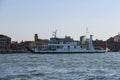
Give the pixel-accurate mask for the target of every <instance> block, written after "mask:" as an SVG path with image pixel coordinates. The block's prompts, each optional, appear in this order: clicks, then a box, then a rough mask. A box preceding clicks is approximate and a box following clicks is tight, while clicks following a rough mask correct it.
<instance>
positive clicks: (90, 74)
mask: <svg viewBox="0 0 120 80" xmlns="http://www.w3.org/2000/svg"><path fill="white" fill-rule="evenodd" d="M0 80H120V53H112V52H111V53H93V54H31V53H25V54H24V53H22V54H20V53H19V54H0Z"/></svg>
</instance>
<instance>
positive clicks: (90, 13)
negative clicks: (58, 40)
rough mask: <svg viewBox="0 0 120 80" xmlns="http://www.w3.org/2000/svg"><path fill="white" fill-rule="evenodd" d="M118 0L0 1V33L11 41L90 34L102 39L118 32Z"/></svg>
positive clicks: (119, 30)
mask: <svg viewBox="0 0 120 80" xmlns="http://www.w3.org/2000/svg"><path fill="white" fill-rule="evenodd" d="M119 4H120V0H0V28H1V29H0V34H4V35H7V36H10V37H11V38H12V41H21V40H34V34H36V33H37V34H38V35H39V38H42V39H49V38H50V37H51V36H52V32H53V31H54V30H56V29H57V36H58V37H64V36H66V35H68V36H71V37H72V38H74V39H75V40H78V39H79V37H80V36H81V35H85V34H86V28H88V32H89V34H92V35H94V37H93V38H94V39H102V40H106V39H108V38H109V37H113V36H115V35H117V34H118V32H120V22H119V21H120V5H119Z"/></svg>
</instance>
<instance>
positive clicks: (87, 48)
mask: <svg viewBox="0 0 120 80" xmlns="http://www.w3.org/2000/svg"><path fill="white" fill-rule="evenodd" d="M56 33H57V31H55V32H54V34H53V35H54V36H53V37H52V38H50V40H49V41H48V42H47V43H46V44H43V45H42V48H40V47H35V48H32V49H30V51H31V52H34V53H104V52H105V50H95V49H94V47H93V43H92V36H93V35H90V38H89V39H86V37H85V36H81V37H80V41H76V40H73V39H72V38H71V37H70V36H65V38H58V37H56Z"/></svg>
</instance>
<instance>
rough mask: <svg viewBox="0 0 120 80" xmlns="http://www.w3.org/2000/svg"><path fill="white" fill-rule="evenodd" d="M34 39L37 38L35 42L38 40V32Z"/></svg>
mask: <svg viewBox="0 0 120 80" xmlns="http://www.w3.org/2000/svg"><path fill="white" fill-rule="evenodd" d="M34 40H35V42H36V41H37V40H38V34H35V36H34Z"/></svg>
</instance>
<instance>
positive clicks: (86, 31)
mask: <svg viewBox="0 0 120 80" xmlns="http://www.w3.org/2000/svg"><path fill="white" fill-rule="evenodd" d="M88 33H89V32H88V28H86V34H85V37H86V38H87V34H88Z"/></svg>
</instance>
